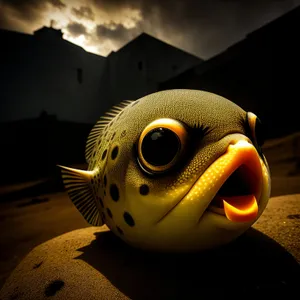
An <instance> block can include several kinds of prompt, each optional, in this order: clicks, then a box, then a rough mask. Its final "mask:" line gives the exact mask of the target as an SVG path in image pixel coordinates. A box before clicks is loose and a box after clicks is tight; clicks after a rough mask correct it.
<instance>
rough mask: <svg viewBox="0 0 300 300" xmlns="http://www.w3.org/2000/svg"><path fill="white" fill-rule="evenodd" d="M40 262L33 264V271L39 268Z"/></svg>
mask: <svg viewBox="0 0 300 300" xmlns="http://www.w3.org/2000/svg"><path fill="white" fill-rule="evenodd" d="M42 263H43V262H42V261H41V262H39V263H38V264H35V265H34V266H33V269H37V268H39V267H40V266H41V265H42Z"/></svg>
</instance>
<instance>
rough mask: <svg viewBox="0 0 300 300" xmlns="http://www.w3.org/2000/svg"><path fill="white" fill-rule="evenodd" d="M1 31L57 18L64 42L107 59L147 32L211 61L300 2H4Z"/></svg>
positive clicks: (26, 29) (29, 29)
mask: <svg viewBox="0 0 300 300" xmlns="http://www.w3.org/2000/svg"><path fill="white" fill-rule="evenodd" d="M2 3H3V4H2V7H3V11H4V12H5V13H4V14H3V15H5V17H4V18H3V20H2V21H0V27H3V28H7V29H13V30H20V31H24V32H32V31H34V30H36V29H37V27H41V26H43V25H48V24H49V20H51V19H54V20H55V24H57V25H56V26H58V27H59V28H61V29H62V30H63V32H64V33H65V38H66V39H69V40H70V41H72V42H74V43H76V42H78V43H79V40H77V38H78V37H79V36H84V38H82V39H81V40H80V42H81V43H82V44H81V46H83V47H84V48H86V49H87V50H88V51H92V52H96V53H99V54H102V55H107V54H108V53H109V52H110V51H111V50H117V49H118V48H119V47H121V46H122V45H124V44H125V43H127V42H129V41H130V40H131V39H132V38H134V37H135V36H137V35H138V34H140V33H141V32H147V33H149V34H151V35H153V36H155V37H157V38H159V39H161V40H163V41H165V42H167V43H169V44H172V45H174V46H176V47H179V48H181V49H183V50H185V51H188V52H190V53H193V54H195V55H197V56H199V57H201V58H204V59H207V58H209V57H211V56H213V55H215V54H217V53H219V52H221V51H222V50H224V49H225V48H227V47H228V46H230V45H231V44H233V43H235V42H237V41H238V40H240V39H242V38H244V37H245V35H246V34H247V33H249V32H251V31H253V30H255V29H257V28H259V27H261V26H263V25H264V24H266V23H268V22H269V21H271V20H273V19H275V18H277V17H279V16H280V15H282V14H283V13H286V12H287V11H289V10H291V9H293V8H295V7H296V6H298V5H300V0H281V1H279V0H264V1H260V0H243V1H242V0H199V1H194V0H164V1H161V0H87V1H80V0H70V1H63V0H47V1H46V0H27V1H25V0H23V1H22V0H4V1H2Z"/></svg>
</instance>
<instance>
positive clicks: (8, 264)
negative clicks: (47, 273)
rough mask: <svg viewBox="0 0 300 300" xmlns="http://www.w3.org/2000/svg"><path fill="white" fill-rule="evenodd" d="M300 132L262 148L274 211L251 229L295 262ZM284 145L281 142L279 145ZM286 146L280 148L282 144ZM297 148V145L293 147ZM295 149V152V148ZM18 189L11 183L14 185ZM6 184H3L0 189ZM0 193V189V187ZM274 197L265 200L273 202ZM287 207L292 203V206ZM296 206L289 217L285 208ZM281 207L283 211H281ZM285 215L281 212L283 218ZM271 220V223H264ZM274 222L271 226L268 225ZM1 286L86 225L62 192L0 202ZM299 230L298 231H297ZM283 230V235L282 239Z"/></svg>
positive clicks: (299, 242)
mask: <svg viewBox="0 0 300 300" xmlns="http://www.w3.org/2000/svg"><path fill="white" fill-rule="evenodd" d="M299 140H300V134H297V135H294V136H292V137H289V138H285V139H280V140H275V141H270V142H269V143H268V145H269V146H268V145H267V146H268V147H267V148H266V150H265V154H266V156H267V158H268V161H269V164H270V168H271V171H272V196H273V197H275V196H280V195H291V196H290V197H287V198H282V199H281V198H280V197H279V198H274V199H276V200H275V201H274V205H275V206H276V207H278V210H277V211H278V212H279V214H278V215H277V214H272V215H269V214H268V210H266V211H265V213H264V214H265V216H266V217H265V218H262V219H260V220H259V221H258V222H257V224H256V226H257V227H255V228H257V229H258V230H261V229H263V232H264V233H265V234H267V235H269V236H270V237H272V238H273V239H274V240H275V241H277V242H278V243H280V244H281V245H282V246H284V247H285V248H286V249H287V250H288V251H289V252H290V253H291V254H292V255H294V257H295V258H297V260H298V261H300V256H299V253H300V250H299V249H300V241H299V238H298V237H299V235H300V233H299V227H300V225H299V222H300V219H299V218H300V202H299V197H298V198H297V199H296V198H295V196H293V194H300V171H299V168H297V165H296V158H295V156H297V155H300V147H299V148H295V147H298V145H300V143H299V142H298V141H299ZM283 145H284V147H283ZM283 148H285V149H283ZM295 149H296V150H295ZM298 149H299V152H298ZM16 189H18V187H16V186H14V188H13V190H16ZM8 190H9V189H8V188H6V189H5V188H4V189H3V193H7V191H8ZM0 197H1V191H0ZM272 200H273V198H272V199H270V202H272ZM291 206H292V207H291ZM291 209H292V210H293V211H296V212H297V211H298V213H294V214H293V215H294V216H291V214H290V213H289V212H288V211H290V210H291ZM285 210H286V212H285ZM282 216H285V217H282ZM268 220H272V222H268ZM274 222H276V224H277V225H278V226H270V225H269V224H271V223H272V224H274ZM0 227H1V231H0V288H1V287H2V285H3V284H4V281H5V279H6V278H7V277H8V275H9V274H10V273H11V271H12V270H13V269H14V268H15V267H16V266H17V265H18V264H19V263H20V261H21V260H22V259H23V258H24V256H25V255H26V254H28V253H29V252H30V251H31V250H32V249H33V248H34V247H35V246H37V245H39V244H41V243H43V242H45V241H47V240H49V239H51V238H54V237H56V236H58V235H61V234H63V233H66V232H69V231H72V230H75V229H79V228H84V227H89V225H88V224H87V223H86V222H85V221H84V219H83V218H82V216H81V215H80V213H79V212H78V211H77V210H76V208H75V207H74V206H73V204H72V203H71V201H70V200H69V198H68V196H67V194H66V193H64V192H62V193H55V194H41V195H40V196H38V197H36V198H35V199H33V198H32V197H30V198H22V199H19V200H17V201H11V202H0ZM297 234H298V235H297ZM286 235H288V236H289V238H288V239H284V238H283V236H284V237H286Z"/></svg>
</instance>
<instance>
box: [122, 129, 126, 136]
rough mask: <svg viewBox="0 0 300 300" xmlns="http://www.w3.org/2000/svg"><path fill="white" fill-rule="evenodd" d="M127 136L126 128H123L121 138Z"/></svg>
mask: <svg viewBox="0 0 300 300" xmlns="http://www.w3.org/2000/svg"><path fill="white" fill-rule="evenodd" d="M125 136H126V130H123V131H122V133H121V138H123V137H125Z"/></svg>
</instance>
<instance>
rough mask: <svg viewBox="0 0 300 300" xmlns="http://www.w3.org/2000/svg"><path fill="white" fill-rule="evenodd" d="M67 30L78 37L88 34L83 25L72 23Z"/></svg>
mask: <svg viewBox="0 0 300 300" xmlns="http://www.w3.org/2000/svg"><path fill="white" fill-rule="evenodd" d="M67 30H68V31H69V32H70V33H71V34H72V35H73V36H74V37H77V36H79V35H82V34H87V31H86V28H85V27H84V25H82V24H81V23H77V22H72V23H69V24H68V26H67Z"/></svg>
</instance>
